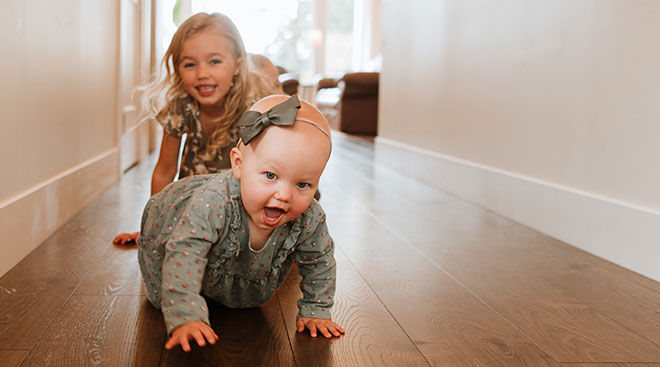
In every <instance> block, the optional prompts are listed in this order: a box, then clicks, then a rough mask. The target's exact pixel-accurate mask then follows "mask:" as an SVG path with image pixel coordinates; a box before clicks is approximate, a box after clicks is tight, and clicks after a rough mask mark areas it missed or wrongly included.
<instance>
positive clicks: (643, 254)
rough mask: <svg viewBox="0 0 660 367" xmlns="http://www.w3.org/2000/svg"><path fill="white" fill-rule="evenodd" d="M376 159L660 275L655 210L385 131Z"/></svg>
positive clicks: (658, 222)
mask: <svg viewBox="0 0 660 367" xmlns="http://www.w3.org/2000/svg"><path fill="white" fill-rule="evenodd" d="M375 146H376V152H375V159H376V162H377V163H378V164H381V165H384V166H388V167H390V168H392V169H395V170H397V171H399V172H400V173H402V174H405V175H408V176H411V177H414V178H416V179H419V180H420V181H423V182H425V183H427V184H429V185H431V186H434V187H436V188H438V189H441V190H443V191H446V192H448V193H450V194H453V195H455V196H458V197H460V198H463V199H465V200H468V201H470V202H473V203H475V204H476V205H479V206H481V207H484V208H486V209H488V210H492V211H493V212H495V213H498V214H500V215H502V216H505V217H508V218H510V219H513V220H515V221H516V222H519V223H521V224H523V225H526V226H528V227H530V228H533V229H535V230H538V231H540V232H542V233H545V234H547V235H549V236H552V237H554V238H557V239H559V240H561V241H563V242H566V243H568V244H570V245H573V246H575V247H577V248H580V249H583V250H585V251H587V252H590V253H592V254H594V255H596V256H599V257H602V258H604V259H606V260H609V261H611V262H614V263H616V264H618V265H621V266H623V267H626V268H628V269H631V270H633V271H635V272H638V273H640V274H642V275H645V276H647V277H650V278H652V279H654V280H658V281H660V267H659V266H657V263H658V260H660V211H658V210H656V209H653V208H648V207H644V206H641V205H637V204H634V203H629V202H625V201H622V200H617V199H613V198H608V197H604V196H601V195H598V194H594V193H591V192H587V191H583V190H577V189H574V188H570V187H566V186H562V185H559V184H554V183H550V182H545V181H542V180H539V179H535V178H533V177H528V176H525V175H521V174H517V173H514V172H508V171H505V170H501V169H498V168H494V167H490V166H487V165H483V164H479V163H475V162H471V161H467V160H464V159H460V158H456V157H452V156H448V155H444V154H440V153H437V152H432V151H429V150H426V149H421V148H418V147H414V146H410V145H407V144H404V143H400V142H396V141H393V140H390V139H387V138H382V137H377V138H376V140H375Z"/></svg>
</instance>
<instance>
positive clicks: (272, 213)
mask: <svg viewBox="0 0 660 367" xmlns="http://www.w3.org/2000/svg"><path fill="white" fill-rule="evenodd" d="M282 216H284V210H282V209H280V208H269V207H265V208H264V222H265V223H266V224H267V225H271V226H272V225H276V224H277V222H279V221H280V219H281V218H282Z"/></svg>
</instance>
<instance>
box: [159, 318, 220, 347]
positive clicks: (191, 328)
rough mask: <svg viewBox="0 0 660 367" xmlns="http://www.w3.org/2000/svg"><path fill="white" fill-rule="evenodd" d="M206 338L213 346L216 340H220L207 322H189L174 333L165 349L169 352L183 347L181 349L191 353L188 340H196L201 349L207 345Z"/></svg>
mask: <svg viewBox="0 0 660 367" xmlns="http://www.w3.org/2000/svg"><path fill="white" fill-rule="evenodd" d="M205 337H206V340H208V341H209V343H211V344H215V342H216V340H218V339H219V338H218V335H216V333H215V331H213V329H211V327H210V326H209V325H208V324H206V323H205V322H202V321H192V322H187V323H185V324H183V325H181V326H179V327H177V328H176V329H174V331H172V336H171V337H170V340H168V341H167V343H165V349H168V350H169V349H172V348H173V347H176V346H177V345H181V348H183V350H184V351H185V352H190V344H189V343H188V340H190V339H191V338H194V339H195V340H197V344H198V345H199V346H200V347H203V346H205V345H206V340H204V338H205Z"/></svg>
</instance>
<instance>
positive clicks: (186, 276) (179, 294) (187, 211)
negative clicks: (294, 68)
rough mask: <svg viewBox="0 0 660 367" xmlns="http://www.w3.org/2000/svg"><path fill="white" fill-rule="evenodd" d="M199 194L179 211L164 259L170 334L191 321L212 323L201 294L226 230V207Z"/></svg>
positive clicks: (164, 295) (164, 306)
mask: <svg viewBox="0 0 660 367" xmlns="http://www.w3.org/2000/svg"><path fill="white" fill-rule="evenodd" d="M209 198H210V197H209V196H208V195H206V196H205V195H198V196H195V197H193V198H191V200H190V201H189V202H188V203H187V206H186V207H185V208H183V209H182V210H179V211H178V212H179V218H178V220H177V222H176V224H175V225H173V228H172V235H171V236H170V239H169V240H168V241H167V243H166V244H165V257H164V259H163V270H162V271H163V282H162V290H161V291H162V304H161V307H162V311H163V315H164V317H165V324H166V326H167V332H168V334H170V333H171V332H172V330H173V329H175V328H176V327H177V326H179V325H181V324H184V323H186V322H190V321H198V320H201V321H203V322H206V323H207V324H208V323H209V318H208V308H207V305H206V301H205V300H204V298H203V297H202V296H201V295H200V292H201V288H202V282H203V278H204V274H205V270H206V264H207V254H208V252H209V250H210V249H211V246H212V245H213V244H214V243H216V242H217V241H218V237H219V233H218V229H222V228H223V227H224V219H225V213H224V211H223V205H221V204H218V203H217V202H214V200H212V198H210V199H211V200H209Z"/></svg>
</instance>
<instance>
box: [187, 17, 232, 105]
mask: <svg viewBox="0 0 660 367" xmlns="http://www.w3.org/2000/svg"><path fill="white" fill-rule="evenodd" d="M240 62H242V60H240V59H238V60H236V59H234V55H233V54H232V52H231V47H230V46H229V42H228V40H227V38H226V37H224V36H222V35H221V34H219V32H217V31H216V30H214V29H212V28H207V29H205V30H203V31H201V32H199V33H197V34H195V35H194V36H192V37H190V38H188V39H187V40H185V41H184V42H183V46H182V48H181V55H180V62H179V65H178V68H177V70H178V73H179V76H180V77H181V81H182V82H183V88H184V89H185V90H186V92H188V94H190V96H191V97H193V98H194V99H195V100H196V101H197V102H199V105H200V108H201V109H216V108H222V106H223V101H224V98H225V96H226V95H227V93H228V92H229V89H230V88H231V83H232V80H233V78H234V76H236V75H238V73H239V72H240Z"/></svg>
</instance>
